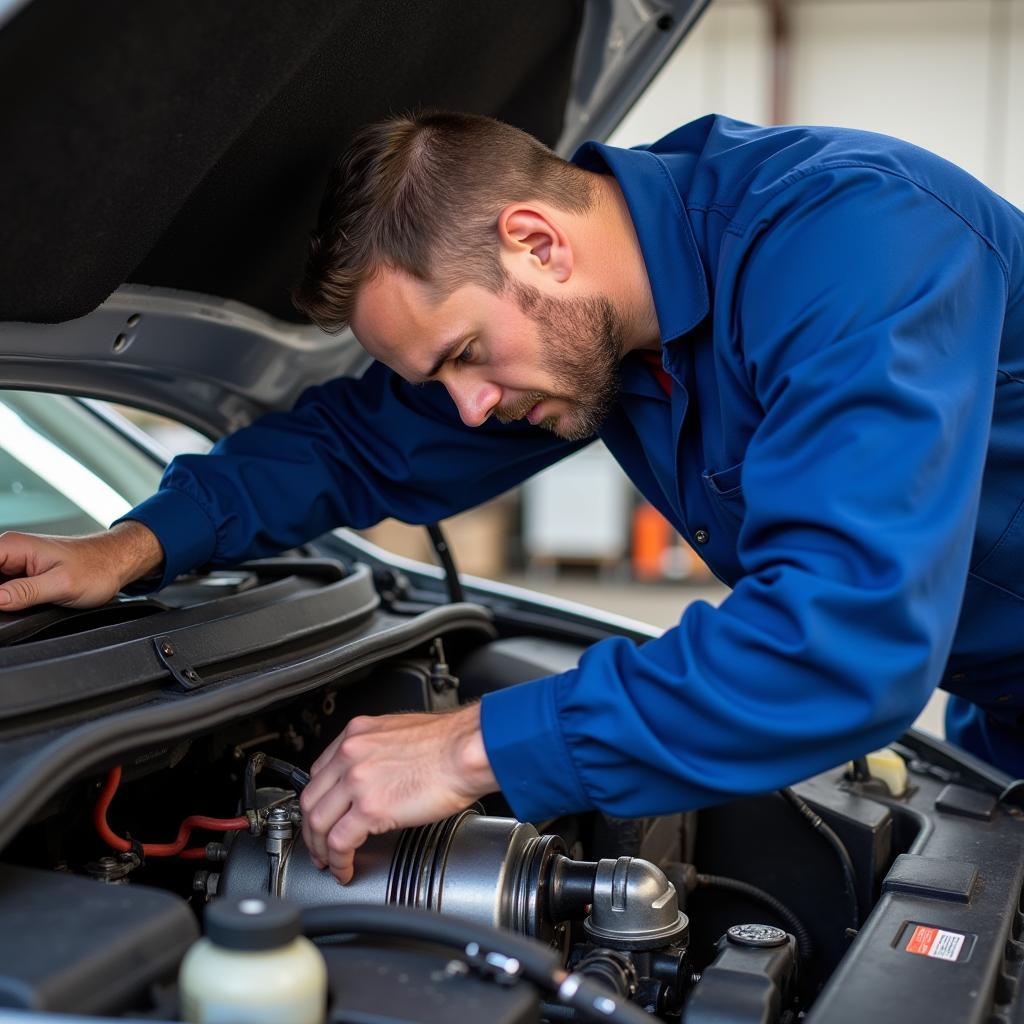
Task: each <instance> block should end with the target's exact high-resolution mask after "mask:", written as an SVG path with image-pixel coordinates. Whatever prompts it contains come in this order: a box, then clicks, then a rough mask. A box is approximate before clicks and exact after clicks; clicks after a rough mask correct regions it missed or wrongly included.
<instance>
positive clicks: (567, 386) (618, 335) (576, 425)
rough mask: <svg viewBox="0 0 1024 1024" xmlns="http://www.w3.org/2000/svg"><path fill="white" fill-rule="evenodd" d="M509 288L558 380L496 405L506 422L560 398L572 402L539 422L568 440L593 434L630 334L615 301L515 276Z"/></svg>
mask: <svg viewBox="0 0 1024 1024" xmlns="http://www.w3.org/2000/svg"><path fill="white" fill-rule="evenodd" d="M507 288H508V290H509V292H510V293H511V294H512V297H513V298H514V299H515V300H516V302H517V303H518V305H519V308H520V309H521V310H522V311H523V312H524V313H526V314H527V316H529V317H530V318H531V319H532V320H533V322H534V323H535V324H536V325H537V334H538V337H539V338H540V343H541V346H542V348H543V368H544V370H545V371H546V372H547V373H548V374H550V376H551V378H552V379H553V381H554V390H553V391H552V392H551V393H546V392H543V391H533V392H530V394H528V395H524V396H523V398H521V399H519V400H518V401H516V403H515V404H514V405H509V406H503V407H502V408H500V409H497V410H496V411H495V416H496V417H497V419H499V420H500V421H501V422H502V423H511V422H512V421H513V420H518V419H522V418H523V417H524V416H526V414H527V413H528V412H529V411H530V410H531V409H532V408H533V407H534V406H535V405H537V403H538V402H543V401H545V400H547V399H558V400H560V401H562V402H566V403H567V404H568V405H569V408H568V410H567V411H566V412H564V413H562V414H561V415H560V416H549V417H547V418H545V419H543V420H541V422H540V423H539V424H538V426H541V427H543V428H544V429H545V430H550V431H551V432H552V433H554V434H557V435H558V436H559V437H561V438H564V439H565V440H566V441H583V440H585V439H586V438H588V437H593V436H594V434H596V433H597V432H598V430H599V429H600V427H601V424H602V423H604V421H605V419H606V417H607V416H608V413H609V412H610V411H611V408H612V406H613V405H614V404H615V401H616V399H617V398H618V397H619V389H620V386H621V381H620V378H619V362H620V361H621V359H622V354H623V348H624V341H625V335H624V331H623V327H622V321H621V318H620V317H619V315H618V313H617V312H616V310H615V307H614V306H613V305H612V304H611V302H609V301H608V299H606V298H604V297H603V296H585V297H579V298H574V299H556V298H552V297H550V296H547V295H544V294H543V293H542V292H541V291H540V289H539V288H535V287H533V286H531V285H524V284H521V283H520V282H518V281H514V280H510V281H509V282H508V284H507Z"/></svg>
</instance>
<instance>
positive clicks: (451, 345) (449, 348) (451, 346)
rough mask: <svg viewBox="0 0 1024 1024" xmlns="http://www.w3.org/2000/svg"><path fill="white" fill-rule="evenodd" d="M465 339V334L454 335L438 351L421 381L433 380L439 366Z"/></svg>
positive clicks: (445, 361)
mask: <svg viewBox="0 0 1024 1024" xmlns="http://www.w3.org/2000/svg"><path fill="white" fill-rule="evenodd" d="M465 340H466V335H465V334H464V333H463V334H459V335H457V336H456V337H454V338H453V339H452V340H451V341H449V342H448V344H447V345H445V347H444V348H443V349H442V350H441V351H440V353H438V356H437V358H436V359H435V360H434V364H433V366H431V367H430V369H429V370H428V371H427V375H426V377H424V378H423V381H422V383H424V384H426V383H427V381H430V380H433V379H434V378H435V377H436V376H437V375H438V374H439V373H440V372H441V367H442V366H444V364H445V363H447V362H448V360H449V359H451V357H452V353H453V352H454V351H455V350H456V349H457V348H458V347H459V346H460V345H461V344H462V343H463V342H464V341H465Z"/></svg>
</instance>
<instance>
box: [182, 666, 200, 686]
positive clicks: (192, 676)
mask: <svg viewBox="0 0 1024 1024" xmlns="http://www.w3.org/2000/svg"><path fill="white" fill-rule="evenodd" d="M185 678H186V679H189V680H191V681H192V682H193V683H194V682H195V681H196V680H197V679H198V678H199V673H198V672H197V671H196V670H195V669H194V668H190V669H189V670H188V671H187V672H186V673H185Z"/></svg>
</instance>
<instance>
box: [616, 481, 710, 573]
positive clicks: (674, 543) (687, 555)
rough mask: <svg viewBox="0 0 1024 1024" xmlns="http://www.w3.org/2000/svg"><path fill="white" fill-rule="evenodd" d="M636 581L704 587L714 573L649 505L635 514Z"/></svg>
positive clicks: (643, 504) (634, 566)
mask: <svg viewBox="0 0 1024 1024" xmlns="http://www.w3.org/2000/svg"><path fill="white" fill-rule="evenodd" d="M633 578H634V579H637V580H643V581H645V582H653V581H655V580H689V581H691V582H694V583H703V582H705V581H706V580H709V579H710V578H711V572H710V570H709V569H708V567H707V566H706V565H705V564H704V563H703V562H702V561H701V559H700V556H699V555H698V554H697V553H696V552H695V551H693V550H692V549H691V548H690V546H689V545H688V544H687V543H685V541H683V539H682V538H681V537H680V536H679V535H678V534H677V533H676V531H675V529H674V528H673V527H672V524H671V523H670V522H669V521H668V520H667V519H666V518H665V517H664V516H663V515H662V514H661V513H660V512H659V511H658V510H657V509H656V508H655V507H654V506H653V505H651V504H650V503H648V502H646V501H645V502H642V503H641V504H640V505H638V506H637V507H636V509H635V510H634V512H633Z"/></svg>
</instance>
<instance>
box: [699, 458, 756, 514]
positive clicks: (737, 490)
mask: <svg viewBox="0 0 1024 1024" xmlns="http://www.w3.org/2000/svg"><path fill="white" fill-rule="evenodd" d="M742 470H743V463H742V462H737V463H736V465H735V466H729V468H728V469H721V470H718V472H715V473H712V472H710V471H708V470H705V471H704V473H703V474H702V477H703V480H704V487H705V489H706V490H707V492H708V495H709V496H710V498H711V501H712V504H714V505H715V506H717V507H718V508H720V509H721V510H722V511H723V512H725V513H726V514H727V515H728V516H731V517H732V518H733V519H734V520H736V521H737V522H742V521H743V517H744V515H745V514H746V511H747V504H746V502H745V501H744V499H743V488H742V486H741V485H740V474H741V472H742Z"/></svg>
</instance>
